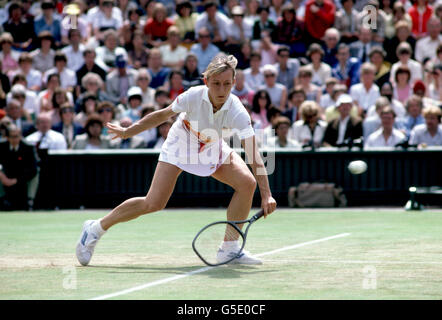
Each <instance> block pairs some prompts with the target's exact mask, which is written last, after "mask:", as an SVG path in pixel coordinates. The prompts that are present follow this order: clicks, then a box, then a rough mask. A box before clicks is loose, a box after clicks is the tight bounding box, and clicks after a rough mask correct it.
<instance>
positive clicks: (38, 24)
mask: <svg viewBox="0 0 442 320" xmlns="http://www.w3.org/2000/svg"><path fill="white" fill-rule="evenodd" d="M34 29H35V34H36V35H37V36H38V34H39V33H40V32H42V31H49V32H50V33H51V34H52V36H53V37H54V39H55V41H56V42H60V41H61V23H60V20H58V19H57V18H55V17H54V19H53V20H52V24H51V25H48V24H46V20H45V19H44V17H43V16H41V18H39V19H36V20H35V21H34Z"/></svg>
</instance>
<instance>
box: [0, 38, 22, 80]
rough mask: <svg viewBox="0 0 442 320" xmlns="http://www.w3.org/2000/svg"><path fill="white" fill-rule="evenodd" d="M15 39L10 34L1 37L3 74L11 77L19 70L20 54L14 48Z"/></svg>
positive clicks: (0, 56) (0, 58)
mask: <svg viewBox="0 0 442 320" xmlns="http://www.w3.org/2000/svg"><path fill="white" fill-rule="evenodd" d="M13 41H14V39H13V38H12V35H11V34H10V33H7V32H5V33H3V34H2V35H0V49H1V52H0V61H1V62H2V70H1V71H2V72H3V73H5V74H6V75H10V74H11V73H12V72H14V71H16V70H17V69H18V58H19V57H20V52H18V51H16V50H14V49H13V48H12V44H13Z"/></svg>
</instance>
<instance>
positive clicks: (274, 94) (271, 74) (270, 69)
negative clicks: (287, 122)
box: [260, 64, 287, 112]
mask: <svg viewBox="0 0 442 320" xmlns="http://www.w3.org/2000/svg"><path fill="white" fill-rule="evenodd" d="M262 73H263V75H264V82H265V83H264V85H263V86H262V87H260V89H264V90H266V91H267V92H268V93H269V95H270V100H271V101H272V104H273V105H274V106H276V107H277V108H279V109H280V110H281V111H283V112H284V111H285V109H286V104H287V88H286V87H285V86H284V85H283V84H281V83H278V82H276V77H277V76H278V70H277V69H276V67H275V66H274V65H271V64H267V65H265V66H264V67H262Z"/></svg>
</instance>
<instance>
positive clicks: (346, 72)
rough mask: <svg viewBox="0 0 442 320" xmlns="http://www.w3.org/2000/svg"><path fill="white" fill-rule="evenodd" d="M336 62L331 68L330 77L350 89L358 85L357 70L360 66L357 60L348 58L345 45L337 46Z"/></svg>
mask: <svg viewBox="0 0 442 320" xmlns="http://www.w3.org/2000/svg"><path fill="white" fill-rule="evenodd" d="M336 59H337V60H338V62H337V63H336V64H335V65H334V66H333V68H332V77H334V78H337V79H338V80H339V81H340V82H341V84H345V85H346V86H347V87H351V86H352V85H355V84H357V83H359V69H360V67H361V64H360V63H359V60H358V58H355V57H350V49H349V47H348V45H346V44H345V43H341V44H340V45H339V46H338V52H337V54H336Z"/></svg>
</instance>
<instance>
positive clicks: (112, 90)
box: [106, 55, 138, 105]
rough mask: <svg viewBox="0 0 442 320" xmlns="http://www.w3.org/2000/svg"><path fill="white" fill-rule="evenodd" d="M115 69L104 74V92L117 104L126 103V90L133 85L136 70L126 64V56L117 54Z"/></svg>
mask: <svg viewBox="0 0 442 320" xmlns="http://www.w3.org/2000/svg"><path fill="white" fill-rule="evenodd" d="M115 64H116V69H114V70H113V71H112V72H111V73H109V74H108V75H107V76H106V92H107V94H108V97H109V100H110V101H111V102H112V103H113V104H115V105H117V104H120V103H121V104H122V105H126V104H127V102H128V101H127V92H128V90H129V88H131V87H133V86H135V80H136V77H137V73H138V72H137V71H136V70H134V69H130V68H128V66H127V58H126V57H125V56H123V55H119V56H117V58H116V61H115Z"/></svg>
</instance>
